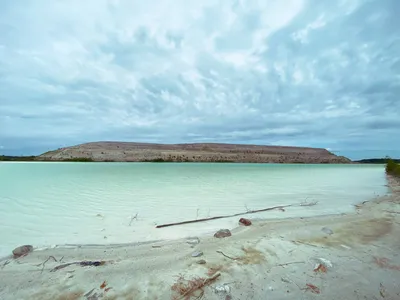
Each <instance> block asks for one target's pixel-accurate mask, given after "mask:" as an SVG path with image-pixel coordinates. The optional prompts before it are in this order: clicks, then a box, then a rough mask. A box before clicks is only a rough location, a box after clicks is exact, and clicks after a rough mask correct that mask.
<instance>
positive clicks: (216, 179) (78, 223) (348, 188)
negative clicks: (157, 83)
mask: <svg viewBox="0 0 400 300" xmlns="http://www.w3.org/2000/svg"><path fill="white" fill-rule="evenodd" d="M385 184H386V180H385V175H384V166H382V165H303V164H301V165H277V164H205V163H202V164H194V163H193V164H192V163H184V164H179V163H175V164H174V163H153V164H152V163H65V162H63V163H57V162H52V163H0V237H1V244H0V256H4V255H7V254H9V253H10V251H11V250H12V249H13V248H15V247H17V246H19V245H22V244H32V245H34V246H35V247H43V246H51V245H55V244H109V243H131V242H138V241H147V240H156V239H171V238H179V237H185V236H189V235H199V234H203V233H206V232H213V231H214V230H215V229H219V228H233V227H235V226H236V224H237V221H238V218H230V219H223V220H216V221H208V222H202V223H196V224H190V225H185V226H177V227H169V228H163V229H156V228H155V225H156V224H163V223H171V222H177V221H183V220H191V219H196V218H205V217H209V216H210V217H212V216H217V215H225V214H232V213H239V212H244V211H246V210H247V209H251V210H255V209H261V208H266V207H270V206H275V205H286V204H296V203H301V202H303V201H305V200H306V199H307V201H318V204H317V205H315V206H311V207H290V208H287V209H286V210H285V212H282V211H269V212H263V213H258V214H254V215H248V217H251V218H283V217H293V216H311V215H323V214H332V213H342V212H347V211H351V210H353V209H354V207H353V204H355V203H358V202H361V201H364V200H368V199H371V198H373V197H376V196H378V195H383V194H386V193H387V192H388V190H387V187H386V186H385ZM136 213H137V214H138V215H137V219H133V220H132V217H133V216H135V215H136Z"/></svg>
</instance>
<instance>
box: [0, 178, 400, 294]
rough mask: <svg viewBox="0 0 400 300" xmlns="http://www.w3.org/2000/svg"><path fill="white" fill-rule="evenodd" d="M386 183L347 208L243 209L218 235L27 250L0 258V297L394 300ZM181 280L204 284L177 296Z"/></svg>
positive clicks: (395, 231) (393, 233)
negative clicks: (295, 213) (307, 211)
mask: <svg viewBox="0 0 400 300" xmlns="http://www.w3.org/2000/svg"><path fill="white" fill-rule="evenodd" d="M388 183H389V186H390V188H391V189H392V193H391V194H390V195H387V196H383V197H380V198H376V199H374V200H373V201H370V202H365V203H362V204H360V205H358V206H357V207H356V208H355V211H354V213H349V214H342V215H332V216H323V217H310V218H288V219H280V220H270V221H266V220H256V219H251V218H252V217H255V216H251V215H249V218H250V219H251V220H252V222H253V224H252V225H251V226H248V227H244V226H238V227H237V228H236V229H235V230H232V236H230V237H226V238H221V239H217V238H215V237H213V236H212V235H211V236H198V239H194V238H192V239H181V240H174V241H158V242H152V243H146V244H136V245H113V246H96V245H92V246H90V245H87V246H79V247H73V246H71V247H57V248H52V249H46V250H41V251H39V250H37V249H35V250H34V251H33V252H31V253H29V254H28V255H26V256H23V257H20V258H17V259H14V258H12V257H9V258H6V259H5V260H2V261H1V262H0V299H2V300H7V299H13V300H15V299H43V300H46V299H49V300H50V299H59V300H61V299H71V300H72V299H135V300H136V299H196V297H199V296H202V299H400V257H399V255H398V253H399V250H400V239H399V238H398V237H399V236H400V185H399V182H398V181H395V180H393V179H391V178H388ZM157 230H163V229H157ZM197 242H198V243H197ZM11 250H12V249H10V252H11ZM196 252H202V253H203V254H202V255H201V256H198V257H193V256H192V255H193V254H199V253H196ZM201 260H204V261H205V263H204V261H201ZM82 261H86V262H89V263H86V265H85V263H83V264H82V263H81V262H82ZM200 261H201V263H200ZM72 262H77V263H76V264H70V265H65V264H68V263H72ZM87 264H95V265H89V266H87ZM96 264H100V265H97V266H96ZM180 276H181V279H179V277H180ZM216 276H218V277H216ZM182 278H184V279H187V280H194V283H193V284H196V283H200V284H199V285H202V284H204V287H202V289H197V290H196V291H195V292H194V293H187V292H185V289H184V286H183V285H184V284H186V283H187V281H184V279H182ZM199 278H200V279H199ZM207 278H212V279H213V280H212V281H211V282H209V281H207ZM196 279H197V280H196ZM179 283H181V285H180V286H179ZM177 284H178V285H177ZM179 287H180V288H181V290H180V291H179V289H178V288H179ZM174 288H175V290H174Z"/></svg>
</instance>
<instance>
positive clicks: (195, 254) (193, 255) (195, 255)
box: [192, 251, 203, 257]
mask: <svg viewBox="0 0 400 300" xmlns="http://www.w3.org/2000/svg"><path fill="white" fill-rule="evenodd" d="M202 255H203V252H202V251H195V252H193V253H192V257H199V256H202Z"/></svg>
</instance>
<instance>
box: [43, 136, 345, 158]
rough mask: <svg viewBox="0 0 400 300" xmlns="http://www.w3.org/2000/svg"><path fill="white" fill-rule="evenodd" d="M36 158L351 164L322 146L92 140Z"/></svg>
mask: <svg viewBox="0 0 400 300" xmlns="http://www.w3.org/2000/svg"><path fill="white" fill-rule="evenodd" d="M36 159H37V160H56V161H58V160H82V161H88V160H89V161H117V162H237V163H351V161H350V160H349V159H348V158H346V157H343V156H336V155H335V154H333V153H331V152H329V151H328V150H326V149H323V148H310V147H289V146H264V145H244V144H222V143H192V144H152V143H134V142H107V141H106V142H92V143H86V144H80V145H76V146H71V147H65V148H60V149H57V150H54V151H49V152H46V153H43V154H42V155H39V156H38V157H37V158H36Z"/></svg>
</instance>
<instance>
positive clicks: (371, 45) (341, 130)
mask: <svg viewBox="0 0 400 300" xmlns="http://www.w3.org/2000/svg"><path fill="white" fill-rule="evenodd" d="M399 14H400V1H399V0H335V1H332V0H285V1H283V0H247V1H245V0H232V1H231V0H223V1H222V0H202V1H194V0H156V1H142V0H86V1H81V0H68V1H67V0H65V1H63V0H25V1H15V0H2V1H0V154H13V155H32V154H34V155H36V154H40V153H42V152H45V151H47V150H51V149H56V148H59V147H65V146H71V145H75V144H80V143H85V142H93V141H138V142H139V141H140V142H159V143H182V142H184V143H191V142H223V143H243V144H263V145H286V146H310V147H323V148H327V149H329V150H331V151H332V152H334V153H338V154H341V155H346V156H348V157H350V158H353V159H355V158H362V157H378V156H385V155H389V156H392V157H394V156H398V157H400V139H399V133H400V29H399V28H400V19H399V18H398V16H399Z"/></svg>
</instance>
